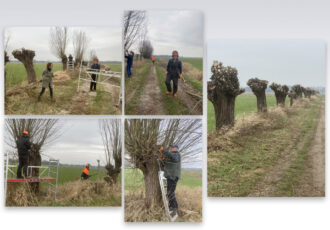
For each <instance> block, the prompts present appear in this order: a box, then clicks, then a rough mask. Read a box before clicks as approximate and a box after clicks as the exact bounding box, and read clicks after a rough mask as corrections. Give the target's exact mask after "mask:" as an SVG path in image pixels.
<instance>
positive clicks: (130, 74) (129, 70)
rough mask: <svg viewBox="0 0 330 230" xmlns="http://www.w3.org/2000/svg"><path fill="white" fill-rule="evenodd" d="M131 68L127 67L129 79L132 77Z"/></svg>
mask: <svg viewBox="0 0 330 230" xmlns="http://www.w3.org/2000/svg"><path fill="white" fill-rule="evenodd" d="M131 67H132V65H127V66H126V71H127V76H129V77H130V76H132V72H131Z"/></svg>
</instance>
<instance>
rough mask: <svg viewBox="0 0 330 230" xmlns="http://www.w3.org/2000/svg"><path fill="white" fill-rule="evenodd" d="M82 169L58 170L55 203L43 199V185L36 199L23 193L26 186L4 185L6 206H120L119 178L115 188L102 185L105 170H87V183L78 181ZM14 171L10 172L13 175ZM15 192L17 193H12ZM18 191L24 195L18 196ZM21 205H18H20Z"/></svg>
mask: <svg viewBox="0 0 330 230" xmlns="http://www.w3.org/2000/svg"><path fill="white" fill-rule="evenodd" d="M82 169H83V166H82V167H75V166H59V169H58V188H57V199H56V201H54V199H53V194H50V195H47V194H46V191H47V183H45V182H44V183H41V186H40V189H41V191H40V192H39V194H38V195H37V197H29V196H32V195H31V193H29V192H28V191H26V189H27V185H26V184H17V183H15V184H13V183H9V184H8V190H7V191H8V192H7V194H8V197H9V198H8V197H7V202H6V204H7V205H8V206H120V205H121V176H119V178H118V184H115V185H109V184H107V183H106V182H105V181H104V179H103V178H104V177H105V176H106V170H105V169H100V170H98V169H97V168H91V170H90V174H91V175H92V176H91V178H90V179H89V180H88V181H81V180H80V175H81V172H82ZM15 170H16V169H14V171H15ZM15 190H16V191H18V192H17V193H16V192H15ZM19 191H25V193H20V192H19ZM17 194H24V197H23V198H22V201H17V199H18V197H16V196H17ZM20 204H21V205H20Z"/></svg>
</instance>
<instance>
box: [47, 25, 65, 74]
mask: <svg viewBox="0 0 330 230" xmlns="http://www.w3.org/2000/svg"><path fill="white" fill-rule="evenodd" d="M68 42H69V32H68V28H67V27H59V26H57V27H54V28H51V29H50V36H49V45H50V49H51V51H52V53H53V54H54V55H55V56H56V57H57V58H59V59H61V62H62V69H63V70H66V66H67V62H68V57H67V56H66V54H65V51H66V47H67V44H68Z"/></svg>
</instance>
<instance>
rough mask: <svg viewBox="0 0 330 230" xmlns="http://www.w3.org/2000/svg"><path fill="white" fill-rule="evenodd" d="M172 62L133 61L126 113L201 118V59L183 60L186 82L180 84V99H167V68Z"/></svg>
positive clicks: (162, 60)
mask: <svg viewBox="0 0 330 230" xmlns="http://www.w3.org/2000/svg"><path fill="white" fill-rule="evenodd" d="M168 60H169V59H167V58H160V59H156V62H155V65H153V64H152V62H151V61H150V60H146V59H145V60H134V64H133V68H132V73H133V75H132V78H130V79H129V78H128V77H125V101H126V102H125V113H126V114H129V115H134V114H139V115H140V114H141V115H156V114H159V115H161V114H164V115H184V114H186V115H187V114H192V115H198V114H202V93H203V83H202V82H203V76H202V70H201V69H202V65H203V59H202V58H184V59H183V60H181V61H182V63H183V77H184V79H185V82H184V81H183V80H179V86H178V98H173V97H172V95H165V92H166V91H167V89H166V86H165V83H164V82H165V79H166V74H165V72H166V70H165V68H166V66H167V62H168Z"/></svg>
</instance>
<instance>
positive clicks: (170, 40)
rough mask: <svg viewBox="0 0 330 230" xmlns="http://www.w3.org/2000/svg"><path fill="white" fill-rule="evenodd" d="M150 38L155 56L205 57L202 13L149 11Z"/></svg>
mask: <svg viewBox="0 0 330 230" xmlns="http://www.w3.org/2000/svg"><path fill="white" fill-rule="evenodd" d="M147 25H148V37H149V39H150V41H151V43H152V45H153V47H154V54H155V55H170V54H171V53H172V51H173V50H178V51H179V55H180V56H185V57H202V56H203V33H204V17H203V14H202V13H201V12H200V11H187V10H180V11H177V10H171V11H165V10H150V11H147Z"/></svg>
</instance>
